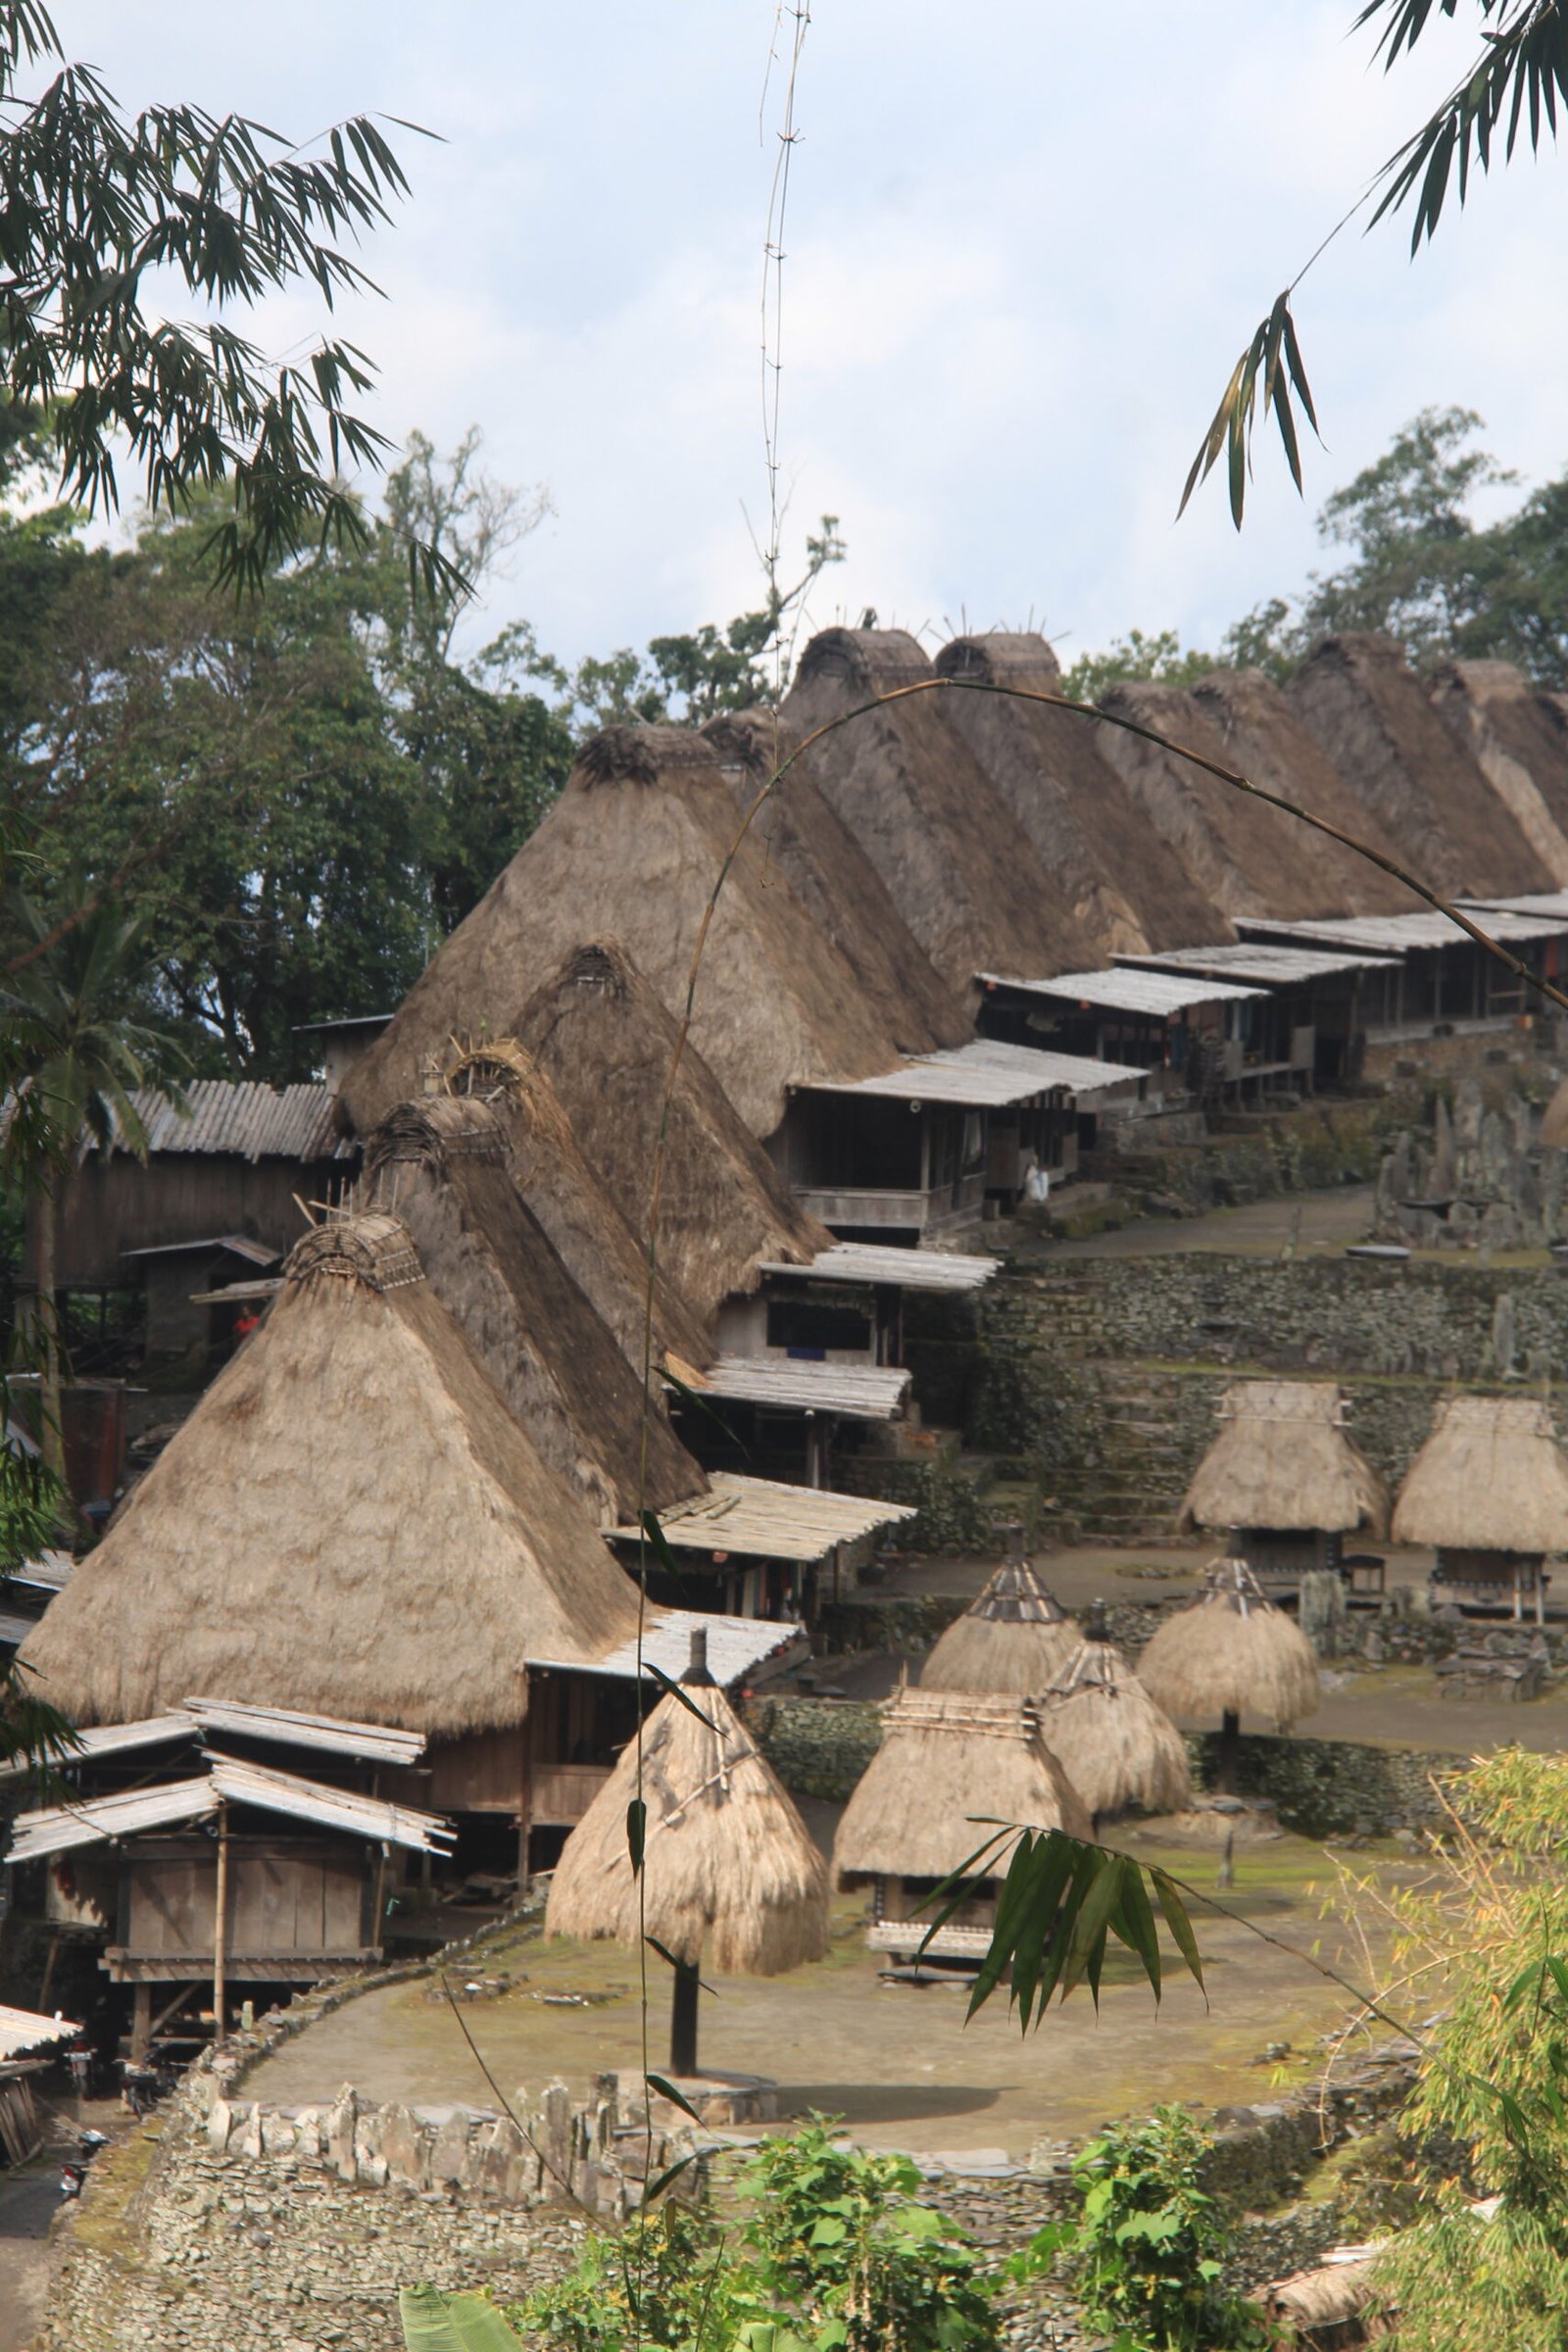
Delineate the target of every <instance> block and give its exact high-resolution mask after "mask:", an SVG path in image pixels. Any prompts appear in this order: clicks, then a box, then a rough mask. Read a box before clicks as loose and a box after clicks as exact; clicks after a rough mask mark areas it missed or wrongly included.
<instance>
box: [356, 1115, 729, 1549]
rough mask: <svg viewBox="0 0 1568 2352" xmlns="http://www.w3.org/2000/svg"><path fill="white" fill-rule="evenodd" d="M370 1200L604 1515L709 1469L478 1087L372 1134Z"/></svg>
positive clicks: (490, 1369)
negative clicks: (542, 1216)
mask: <svg viewBox="0 0 1568 2352" xmlns="http://www.w3.org/2000/svg"><path fill="white" fill-rule="evenodd" d="M362 1192H363V1194H364V1196H365V1199H366V1201H367V1203H368V1204H370V1205H375V1206H379V1207H383V1208H386V1209H389V1210H391V1211H393V1212H394V1213H395V1214H396V1215H397V1216H398V1217H399V1218H401V1220H402V1222H403V1223H404V1225H406V1226H407V1228H408V1230H409V1233H410V1235H411V1236H412V1238H413V1241H414V1244H415V1247H416V1249H417V1250H418V1253H419V1260H420V1263H421V1264H422V1266H423V1268H424V1271H425V1275H426V1277H427V1279H428V1281H429V1283H430V1285H431V1287H432V1289H433V1290H434V1292H435V1294H436V1296H437V1298H439V1299H440V1300H441V1303H442V1304H443V1306H445V1307H446V1308H447V1309H448V1310H449V1312H450V1313H451V1314H452V1315H453V1316H454V1317H455V1318H456V1320H457V1321H458V1322H459V1323H460V1324H461V1325H462V1327H463V1331H464V1334H465V1336H466V1339H467V1341H468V1343H469V1345H470V1347H471V1348H472V1349H473V1351H474V1353H475V1355H476V1356H477V1357H478V1358H479V1361H480V1363H481V1364H482V1365H483V1366H484V1368H485V1370H486V1372H487V1373H488V1374H489V1376H490V1378H491V1380H492V1381H493V1382H494V1384H495V1386H496V1388H497V1389H498V1390H499V1391H500V1393H501V1395H502V1397H504V1398H505V1400H506V1402H507V1404H508V1405H509V1406H510V1408H511V1410H512V1411H513V1413H514V1414H515V1416H516V1418H517V1420H518V1421H519V1422H520V1423H521V1424H522V1426H523V1428H524V1429H525V1430H526V1431H527V1433H528V1436H529V1437H530V1439H531V1440H532V1442H533V1444H534V1445H535V1446H536V1447H537V1448H538V1450H539V1453H540V1454H541V1456H542V1457H543V1459H544V1461H545V1463H546V1465H547V1466H548V1467H549V1468H550V1469H552V1470H554V1471H555V1472H556V1473H557V1475H558V1476H559V1477H560V1478H562V1479H563V1480H564V1482H565V1484H566V1485H567V1486H568V1487H569V1488H570V1490H571V1491H572V1492H573V1493H574V1494H575V1495H576V1497H577V1499H578V1501H579V1502H580V1503H581V1504H582V1505H583V1507H584V1508H585V1509H586V1510H587V1511H588V1512H589V1514H590V1516H591V1517H592V1518H594V1519H595V1520H596V1521H597V1522H598V1523H599V1524H600V1525H601V1526H605V1527H613V1526H615V1525H616V1524H618V1523H619V1522H620V1521H622V1520H627V1519H633V1518H635V1516H636V1514H637V1511H638V1509H639V1507H641V1506H642V1505H644V1504H646V1505H647V1506H648V1507H649V1508H652V1509H654V1510H664V1509H667V1508H668V1506H669V1505H670V1504H671V1503H674V1502H679V1501H681V1500H683V1499H684V1498H685V1497H686V1496H687V1495H697V1494H701V1493H702V1492H703V1490H704V1488H705V1486H706V1483H707V1482H706V1481H705V1479H704V1477H703V1474H702V1472H701V1470H700V1469H699V1468H698V1466H697V1464H696V1463H695V1462H694V1461H693V1460H692V1458H691V1456H690V1455H689V1454H688V1453H687V1452H686V1450H685V1448H684V1447H683V1446H682V1445H681V1444H680V1441H679V1440H678V1439H677V1437H676V1436H675V1433H674V1431H673V1430H672V1429H671V1427H670V1425H669V1421H668V1419H667V1417H666V1414H665V1411H664V1407H663V1403H662V1396H661V1395H660V1392H659V1386H658V1384H657V1382H656V1383H655V1384H654V1389H655V1394H654V1397H653V1400H652V1403H651V1406H650V1409H649V1411H648V1413H647V1415H646V1429H645V1415H644V1410H643V1384H642V1381H641V1378H640V1377H639V1374H638V1371H637V1370H636V1369H635V1368H634V1366H633V1364H632V1362H631V1360H630V1358H629V1357H628V1356H627V1354H626V1353H625V1351H624V1350H623V1349H622V1348H621V1347H620V1345H619V1344H618V1342H617V1341H616V1339H615V1337H614V1335H613V1333H612V1332H611V1330H610V1328H609V1326H608V1325H607V1324H606V1323H604V1322H603V1321H602V1320H601V1318H600V1316H599V1314H598V1312H597V1311H596V1309H595V1308H594V1306H593V1305H592V1303H591V1302H590V1300H589V1299H587V1297H586V1296H585V1295H584V1293H583V1292H582V1290H581V1289H580V1288H579V1287H578V1285H577V1283H576V1282H575V1281H574V1280H573V1279H572V1276H571V1275H570V1273H569V1272H568V1271H567V1269H566V1267H565V1265H564V1263H563V1262H562V1259H561V1257H560V1256H559V1254H558V1253H557V1251H556V1250H555V1248H554V1247H553V1245H552V1243H551V1241H550V1239H549V1236H548V1235H547V1234H546V1233H545V1231H544V1228H543V1227H542V1226H541V1225H540V1223H539V1221H538V1219H537V1218H536V1217H535V1215H534V1213H533V1211H532V1209H531V1208H530V1207H529V1206H528V1203H527V1201H526V1200H525V1199H524V1198H523V1195H522V1192H521V1191H520V1190H519V1188H518V1185H517V1183H516V1180H515V1173H514V1169H513V1164H512V1149H511V1142H510V1138H509V1133H508V1123H507V1121H506V1119H505V1118H504V1116H503V1115H502V1113H501V1112H500V1111H499V1110H498V1108H497V1106H496V1105H495V1104H493V1103H486V1102H484V1101H482V1100H481V1099H479V1098H478V1097H473V1096H453V1095H425V1096H421V1097H420V1098H419V1100H418V1101H417V1102H415V1103H402V1104H400V1105H399V1107H398V1108H397V1109H396V1110H395V1111H393V1113H392V1114H391V1116H390V1118H387V1119H383V1121H382V1122H381V1124H380V1126H379V1127H377V1128H376V1129H375V1130H374V1131H373V1133H372V1134H371V1135H370V1136H368V1138H367V1141H366V1174H365V1180H364V1184H363V1186H362Z"/></svg>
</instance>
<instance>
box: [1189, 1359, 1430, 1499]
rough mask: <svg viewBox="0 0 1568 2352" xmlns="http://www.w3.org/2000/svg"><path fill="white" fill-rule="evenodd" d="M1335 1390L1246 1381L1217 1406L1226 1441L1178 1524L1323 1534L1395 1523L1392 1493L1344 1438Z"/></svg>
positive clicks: (1201, 1472) (1207, 1462)
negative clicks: (1319, 1530)
mask: <svg viewBox="0 0 1568 2352" xmlns="http://www.w3.org/2000/svg"><path fill="white" fill-rule="evenodd" d="M1344 1413H1345V1400H1344V1396H1343V1393H1342V1392H1341V1390H1340V1389H1339V1388H1337V1387H1336V1386H1335V1385H1334V1384H1333V1383H1332V1382H1330V1381H1301V1380H1242V1381H1237V1382H1235V1383H1234V1384H1233V1385H1232V1386H1231V1387H1230V1388H1228V1389H1227V1390H1226V1391H1225V1394H1224V1396H1223V1397H1221V1398H1220V1406H1219V1414H1220V1432H1219V1435H1218V1437H1217V1438H1216V1439H1215V1440H1214V1443H1213V1445H1212V1446H1210V1447H1209V1449H1208V1451H1207V1452H1206V1453H1205V1454H1204V1456H1203V1458H1202V1460H1201V1462H1200V1464H1199V1466H1198V1471H1197V1475H1196V1476H1195V1478H1194V1480H1193V1483H1192V1485H1191V1486H1190V1487H1189V1488H1188V1490H1187V1499H1186V1501H1185V1502H1184V1503H1183V1505H1182V1515H1181V1525H1182V1527H1183V1529H1184V1530H1187V1529H1191V1528H1194V1527H1214V1528H1227V1527H1267V1528H1290V1529H1316V1528H1322V1529H1324V1530H1326V1531H1328V1532H1331V1533H1339V1534H1347V1533H1348V1532H1349V1531H1350V1530H1352V1529H1354V1528H1366V1529H1368V1530H1369V1531H1370V1532H1371V1533H1372V1534H1374V1535H1379V1536H1381V1535H1382V1534H1384V1532H1385V1531H1386V1529H1387V1527H1388V1524H1389V1495H1388V1489H1387V1488H1386V1487H1385V1486H1384V1484H1383V1481H1382V1479H1381V1478H1379V1476H1378V1474H1377V1472H1376V1471H1375V1470H1374V1469H1373V1467H1372V1465H1371V1463H1370V1462H1369V1461H1368V1460H1367V1458H1366V1456H1365V1454H1363V1453H1362V1452H1361V1450H1360V1448H1359V1447H1358V1446H1354V1445H1353V1444H1352V1443H1351V1441H1350V1439H1349V1438H1348V1435H1347V1434H1346V1430H1345V1425H1344Z"/></svg>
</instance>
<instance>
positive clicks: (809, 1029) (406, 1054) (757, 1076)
mask: <svg viewBox="0 0 1568 2352" xmlns="http://www.w3.org/2000/svg"><path fill="white" fill-rule="evenodd" d="M738 826H739V818H738V816H737V814H736V810H735V802H734V797H733V794H732V792H731V789H730V786H729V784H728V783H727V782H726V780H725V777H724V774H723V771H722V769H721V768H720V765H719V762H718V760H717V758H716V757H715V755H714V753H713V751H712V749H711V746H710V745H709V744H707V743H705V742H704V741H703V739H702V737H701V736H700V735H696V734H692V733H689V732H688V731H687V730H686V729H684V728H681V727H612V728H609V729H607V730H606V731H605V733H604V734H602V735H597V736H594V737H593V738H591V740H590V741H589V742H588V743H586V744H584V746H583V747H582V751H581V753H580V754H579V757H578V760H577V764H576V766H575V768H574V769H573V770H572V774H571V776H570V778H569V780H568V782H567V785H566V789H565V791H564V793H563V794H562V796H561V799H560V800H559V801H558V802H557V803H556V805H555V807H554V808H553V809H551V810H550V813H549V814H548V816H546V818H545V820H544V822H543V823H542V824H541V825H540V826H539V828H538V830H537V831H536V832H534V833H533V834H531V835H530V836H529V838H528V840H527V841H525V842H524V844H523V846H522V848H521V849H520V850H519V851H518V852H517V855H516V856H515V858H513V860H512V863H511V864H510V865H509V866H508V867H507V869H506V871H505V872H504V873H503V874H502V875H501V876H500V878H499V880H498V881H496V882H495V883H494V884H493V885H492V886H491V888H490V889H489V890H488V891H487V892H486V894H485V896H484V897H483V898H482V899H481V900H480V902H479V904H478V906H477V907H475V908H474V909H473V911H472V913H471V914H470V915H468V916H467V918H466V921H464V922H462V923H460V924H459V926H458V928H457V930H456V931H454V932H453V934H452V936H451V938H450V939H448V940H447V941H446V943H445V944H444V946H443V947H442V948H441V950H440V951H439V953H438V954H437V955H436V956H435V957H434V958H433V960H432V961H431V962H430V964H429V965H428V966H427V967H426V969H425V970H424V972H423V973H422V974H421V975H420V977H419V979H418V980H417V982H416V983H415V985H414V987H413V988H412V989H411V990H410V992H409V995H408V996H407V998H406V999H405V1000H404V1003H403V1005H401V1007H400V1008H399V1011H398V1014H397V1017H396V1018H395V1020H394V1021H393V1022H392V1024H391V1026H390V1027H389V1028H388V1029H387V1031H386V1032H385V1034H384V1035H383V1036H382V1037H380V1038H379V1039H377V1041H376V1043H375V1044H374V1045H373V1046H372V1047H371V1048H370V1049H369V1051H368V1054H366V1055H365V1056H364V1058H363V1060H361V1061H359V1062H357V1063H356V1064H355V1066H354V1068H353V1070H352V1071H351V1072H350V1073H349V1075H348V1077H347V1078H346V1080H345V1082H344V1087H343V1096H344V1100H345V1102H346V1103H347V1105H348V1108H349V1110H350V1113H351V1114H352V1117H353V1120H354V1123H355V1125H356V1126H357V1127H359V1128H360V1129H362V1130H363V1129H365V1128H366V1127H368V1126H373V1125H374V1124H375V1122H376V1121H377V1119H379V1118H382V1117H384V1115H385V1114H386V1112H387V1111H388V1110H389V1109H390V1108H391V1107H392V1105H393V1103H399V1102H403V1101H405V1100H407V1099H408V1098H409V1097H410V1096H413V1095H417V1094H418V1093H420V1092H421V1091H422V1081H423V1073H424V1067H425V1064H426V1061H427V1060H428V1058H429V1057H430V1056H431V1055H432V1054H434V1055H435V1056H436V1057H437V1058H438V1059H439V1058H441V1057H443V1056H444V1054H445V1053H446V1050H447V1041H448V1039H449V1038H450V1037H452V1036H453V1035H455V1034H456V1035H462V1034H466V1033H472V1032H478V1031H484V1032H487V1033H488V1034H489V1035H490V1036H492V1037H505V1036H514V1035H515V1034H516V1030H517V1026H518V1022H519V1020H520V1018H521V1014H522V1009H523V1006H524V1005H526V1004H527V1002H528V1000H529V998H530V997H531V996H532V995H533V993H534V991H535V990H536V989H538V988H541V987H543V986H544V985H545V983H546V982H548V981H549V980H550V979H551V977H552V976H553V974H554V973H555V972H556V971H557V970H558V968H559V967H560V965H561V963H562V962H563V960H564V958H565V957H566V956H569V955H571V954H572V953H573V952H574V951H575V950H576V949H577V948H579V947H581V945H582V944H583V942H584V941H585V940H594V939H618V940H619V941H620V942H621V944H622V945H623V946H624V948H625V949H626V951H627V953H628V954H629V955H630V956H633V957H634V958H635V960H636V963H637V966H638V968H639V970H640V971H642V973H643V974H644V976H645V977H646V978H647V980H648V982H649V984H650V986H651V987H652V988H653V990H654V992H655V994H656V995H657V996H658V997H659V999H660V1000H661V1002H662V1004H663V1005H664V1006H665V1008H666V1009H667V1010H668V1011H670V1012H672V1013H674V1014H675V1015H676V1017H677V1018H678V1017H679V1016H680V1013H681V1010H682V1008H683V1006H684V1004H685V998H686V989H687V983H688V978H689V975H690V971H691V962H692V956H693V953H694V951H695V949H696V946H697V941H698V935H699V932H700V930H701V928H702V925H703V921H704V918H705V916H706V915H707V912H708V907H709V902H710V899H711V894H712V891H713V888H714V885H715V883H716V882H717V880H718V877H719V872H720V869H721V867H722V865H723V862H724V859H725V858H727V857H728V856H729V853H730V851H731V849H732V848H733V847H734V843H735V836H736V833H737V830H738ZM891 1013H892V1007H890V1006H889V1005H881V1004H873V1003H871V1002H870V1001H869V1000H868V999H867V997H866V994H865V991H864V990H863V989H862V988H861V987H859V986H858V983H857V981H856V978H855V975H854V974H853V973H852V972H851V970H850V968H849V966H848V965H847V964H846V963H845V962H844V960H843V958H842V957H841V956H839V955H838V954H837V952H836V951H835V949H834V948H833V946H832V944H831V942H829V941H827V940H824V939H823V937H822V935H821V933H820V931H819V930H818V929H817V926H816V925H815V923H814V922H813V921H812V920H811V917H810V915H809V913H808V912H807V910H806V908H805V907H803V906H802V905H801V903H800V901H799V899H797V898H796V896H795V894H794V892H793V891H792V890H791V889H790V888H789V886H788V884H787V883H786V882H785V880H784V879H783V877H782V876H781V875H780V874H779V873H778V872H777V870H776V869H775V868H773V867H772V866H770V865H769V862H768V857H767V848H766V845H765V843H762V842H755V841H751V840H748V841H747V842H745V843H744V844H743V845H742V847H741V849H740V851H739V853H738V855H737V856H736V858H735V861H734V863H733V865H732V866H731V868H730V870H729V875H728V879H727V881H726V883H725V886H724V890H723V893H722V895H721V897H720V899H719V901H718V905H717V907H716V909H715V910H714V912H713V916H712V921H711V927H710V930H709V933H708V945H707V951H706V955H705V957H704V962H703V968H702V977H701V980H700V982H699V985H698V990H697V1000H696V1006H695V1012H694V1017H693V1026H692V1040H693V1043H694V1044H695V1045H696V1047H697V1050H698V1052H699V1053H700V1054H702V1055H703V1057H704V1059H705V1060H706V1061H707V1062H708V1064H709V1066H710V1068H711V1070H712V1072H713V1074H714V1076H715V1077H716V1078H717V1080H718V1082H719V1084H720V1085H721V1086H722V1087H723V1089H724V1091H725V1093H726V1094H727V1095H728V1096H729V1098H730V1101H731V1102H732V1103H734V1105H735V1107H736V1109H737V1110H738V1111H739V1112H740V1115H741V1117H742V1118H743V1119H744V1120H745V1121H746V1124H747V1125H748V1126H749V1127H750V1128H751V1130H752V1132H753V1133H754V1134H755V1135H770V1134H771V1133H772V1131H773V1129H774V1128H775V1127H776V1126H777V1125H778V1123H779V1120H780V1118H781V1117H782V1115H783V1111H784V1105H785V1101H786V1096H787V1092H788V1089H789V1088H790V1086H791V1085H793V1084H796V1083H799V1082H802V1081H805V1080H809V1079H812V1078H825V1079H843V1078H864V1077H869V1076H870V1075H871V1074H872V1072H873V1071H876V1070H885V1069H888V1068H889V1067H891V1065H892V1063H893V1062H894V1061H895V1060H896V1059H897V1057H898V1044H897V1039H896V1035H895V1027H894V1024H893V1022H892V1020H891Z"/></svg>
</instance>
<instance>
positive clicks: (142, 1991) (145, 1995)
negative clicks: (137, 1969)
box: [130, 1982, 153, 2066]
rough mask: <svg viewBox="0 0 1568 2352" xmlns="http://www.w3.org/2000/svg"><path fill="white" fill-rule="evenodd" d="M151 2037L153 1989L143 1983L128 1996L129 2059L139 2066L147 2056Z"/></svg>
mask: <svg viewBox="0 0 1568 2352" xmlns="http://www.w3.org/2000/svg"><path fill="white" fill-rule="evenodd" d="M152 2037H153V1988H152V1986H151V1985H149V1984H147V1983H146V1982H143V1983H141V1984H138V1985H136V1987H135V1989H134V1991H133V1992H132V1993H131V1996H130V2058H131V2064H132V2065H133V2066H140V2064H141V2062H142V2060H143V2059H144V2058H145V2057H146V2055H147V2044H148V2043H149V2042H150V2041H151V2039H152Z"/></svg>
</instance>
